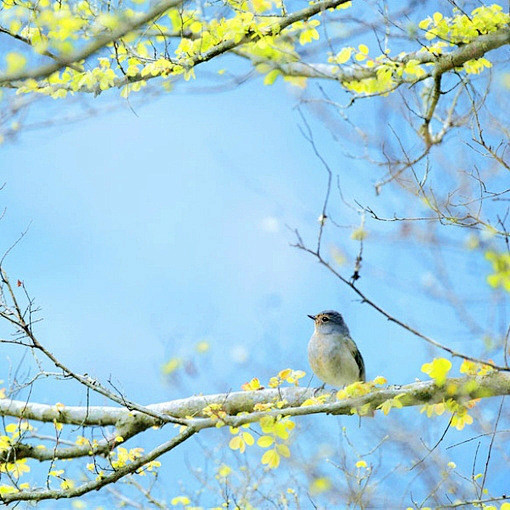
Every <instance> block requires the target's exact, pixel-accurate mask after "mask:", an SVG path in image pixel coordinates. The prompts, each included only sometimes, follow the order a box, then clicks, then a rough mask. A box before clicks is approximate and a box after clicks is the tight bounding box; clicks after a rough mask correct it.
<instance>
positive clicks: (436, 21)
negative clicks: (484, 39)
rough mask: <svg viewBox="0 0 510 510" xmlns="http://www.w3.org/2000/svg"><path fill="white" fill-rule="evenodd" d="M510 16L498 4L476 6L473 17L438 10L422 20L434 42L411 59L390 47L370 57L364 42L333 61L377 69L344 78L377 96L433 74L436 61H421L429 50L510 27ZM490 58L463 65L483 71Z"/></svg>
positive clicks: (468, 70) (331, 58) (356, 89)
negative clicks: (396, 53)
mask: <svg viewBox="0 0 510 510" xmlns="http://www.w3.org/2000/svg"><path fill="white" fill-rule="evenodd" d="M509 21H510V15H509V14H507V13H505V12H503V9H502V7H501V6H500V5H498V4H492V5H490V6H483V7H478V8H476V9H474V10H473V11H472V12H471V15H470V16H467V15H466V14H464V13H461V12H460V11H459V10H458V9H456V8H455V9H454V16H452V17H444V16H443V14H441V13H440V12H436V13H434V15H433V16H432V17H428V18H426V19H424V20H422V21H421V22H420V23H419V25H418V26H419V28H420V29H421V30H424V31H426V32H425V39H427V40H428V41H431V42H433V41H434V40H436V41H435V42H434V43H433V44H428V45H423V46H422V48H421V49H420V50H419V51H418V52H417V53H416V54H415V57H414V58H413V57H411V58H409V56H408V55H406V54H405V53H401V54H399V55H398V56H396V57H395V56H391V50H390V49H389V48H386V49H385V51H384V53H383V54H381V55H379V56H376V57H370V56H369V48H368V47H367V46H366V45H365V44H360V45H359V46H358V47H357V48H354V47H345V48H342V49H341V50H340V51H339V52H338V53H336V54H330V56H329V59H328V60H329V62H330V63H334V64H339V65H343V64H349V65H350V66H355V68H361V69H363V70H366V71H370V70H373V72H372V73H369V74H370V76H368V77H366V78H363V79H359V80H358V79H349V80H343V81H342V85H343V86H344V87H345V88H347V89H348V90H351V91H353V92H355V93H356V94H359V95H374V94H383V95H386V94H387V93H389V92H391V91H392V90H393V89H395V88H396V87H397V86H399V85H400V84H401V83H414V82H416V81H420V80H423V79H424V78H425V77H428V76H431V72H429V71H427V70H426V68H427V67H429V68H433V67H434V65H435V63H433V62H425V63H421V57H422V56H423V55H424V54H426V53H431V54H434V55H437V56H439V55H441V54H442V53H443V51H444V48H445V47H448V46H457V45H459V44H466V43H468V42H471V41H473V40H474V39H475V38H476V37H479V36H480V35H482V34H488V33H491V32H495V31H496V30H499V29H500V28H503V27H505V26H507V24H508V23H509ZM491 66H492V64H491V62H490V61H489V60H487V59H486V58H484V57H482V58H479V59H473V60H469V61H467V62H465V63H464V64H463V70H464V71H465V72H466V73H468V74H479V73H480V72H482V71H483V70H484V69H485V68H489V67H491ZM341 70H342V68H341V67H336V68H335V69H334V72H336V73H337V74H339V73H340V72H341Z"/></svg>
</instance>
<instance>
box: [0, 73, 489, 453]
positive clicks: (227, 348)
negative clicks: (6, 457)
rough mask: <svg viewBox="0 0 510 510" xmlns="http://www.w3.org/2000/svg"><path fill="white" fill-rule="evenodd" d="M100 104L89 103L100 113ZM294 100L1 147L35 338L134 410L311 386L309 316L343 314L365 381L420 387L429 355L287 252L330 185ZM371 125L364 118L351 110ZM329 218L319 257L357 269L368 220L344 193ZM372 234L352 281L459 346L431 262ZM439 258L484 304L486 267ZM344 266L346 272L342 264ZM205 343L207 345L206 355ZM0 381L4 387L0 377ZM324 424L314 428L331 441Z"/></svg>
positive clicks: (367, 173)
mask: <svg viewBox="0 0 510 510" xmlns="http://www.w3.org/2000/svg"><path fill="white" fill-rule="evenodd" d="M106 99H108V98H106ZM103 102H104V104H106V101H105V99H103V98H99V99H97V100H95V102H94V104H95V106H97V107H98V108H99V109H100V108H101V105H102V104H103ZM296 102H297V99H296V94H295V92H294V91H292V90H291V89H288V88H287V87H286V86H285V85H284V84H282V83H280V82H277V83H276V84H275V85H274V86H273V87H264V88H263V87H262V86H261V83H260V81H254V82H251V83H249V84H247V85H245V86H243V87H239V88H238V89H235V90H232V91H229V92H228V93H225V94H211V95H198V94H197V95H186V94H179V93H175V94H169V95H166V96H164V97H162V98H160V99H158V100H156V101H154V102H152V103H151V102H149V104H147V105H145V106H143V107H139V106H135V110H136V115H135V114H134V113H133V112H132V111H131V110H130V109H129V108H128V105H127V104H126V105H125V106H123V107H121V108H120V109H119V110H118V111H116V112H114V113H111V114H108V115H100V116H98V117H93V118H91V119H89V120H86V121H83V122H81V123H78V124H73V125H64V126H61V127H58V126H57V127H54V128H50V129H46V130H39V131H35V132H27V133H21V135H20V137H19V139H18V140H16V141H15V142H12V143H10V144H8V145H4V146H3V147H2V149H1V153H0V165H1V167H2V169H3V177H2V178H3V180H5V182H6V186H5V189H4V190H3V191H2V192H1V194H0V198H1V201H2V204H3V205H5V207H6V208H7V212H6V216H5V218H4V219H3V220H2V223H1V225H0V226H1V228H2V245H1V249H2V250H5V249H6V248H7V247H8V246H10V245H11V244H12V243H13V242H14V241H15V240H16V238H17V237H18V235H19V233H20V232H21V231H23V230H25V228H26V227H27V226H28V225H29V224H30V228H29V231H28V233H27V235H26V236H25V238H24V239H23V241H22V242H21V243H20V244H19V245H18V246H17V247H16V249H15V250H14V251H13V253H12V254H11V255H10V256H9V258H8V260H7V263H6V268H7V270H8V271H9V273H10V274H11V277H12V278H14V279H16V278H19V279H20V280H23V281H24V282H25V284H26V286H27V288H28V290H29V292H30V294H31V295H32V296H33V297H35V298H36V303H37V304H38V305H40V306H41V308H42V311H41V317H43V318H44V321H43V322H42V323H40V324H39V325H38V327H37V331H38V334H39V338H40V341H41V342H42V343H44V344H45V345H46V346H47V347H48V348H49V349H50V350H51V351H52V352H53V353H54V354H55V355H56V356H57V357H59V358H60V359H62V360H63V361H64V362H65V363H67V364H68V365H69V367H71V368H72V369H73V370H75V371H77V372H81V373H84V372H87V373H89V374H90V375H92V376H93V377H97V378H98V379H100V380H102V381H106V380H108V379H109V378H111V379H112V381H114V382H115V384H116V386H117V387H119V388H121V389H122V390H123V391H124V392H125V393H126V394H127V396H128V397H129V398H131V399H132V400H136V401H139V402H141V403H152V402H157V401H162V400H167V399H171V398H182V397H185V396H187V395H189V394H191V393H199V392H203V393H210V392H217V391H227V390H230V389H232V390H237V389H239V388H240V386H241V384H243V383H244V382H246V381H248V380H249V379H251V378H252V377H255V376H258V377H260V378H261V380H267V379H268V378H269V377H270V376H272V375H275V374H276V373H277V372H278V371H279V370H281V369H283V368H286V367H288V366H290V367H292V368H295V369H303V370H305V371H307V372H308V373H309V372H310V371H309V367H308V363H307V358H306V345H307V341H308V338H309V337H310V335H311V333H312V329H313V328H312V323H311V321H310V320H309V319H308V318H307V317H306V315H307V314H309V313H316V312H318V311H320V310H323V309H337V310H339V311H341V312H342V313H343V314H344V317H345V320H346V322H347V324H348V325H349V327H350V329H351V333H352V335H353V337H354V339H355V340H356V341H357V342H358V345H359V347H360V349H361V351H362V353H363V356H364V358H365V363H366V366H367V375H368V377H369V378H373V377H375V376H376V375H379V374H382V375H384V376H386V377H387V379H388V380H389V382H390V383H397V384H405V383H408V382H412V381H413V380H414V378H415V377H420V376H423V378H425V376H424V375H423V374H421V373H420V367H421V365H422V363H424V362H426V361H429V360H430V359H431V358H432V357H433V355H438V354H439V353H438V352H437V351H435V352H434V351H432V350H431V349H429V348H428V347H427V346H425V345H424V344H423V343H422V342H421V341H419V340H417V339H415V338H413V337H411V336H410V335H409V334H407V333H405V332H404V331H403V330H401V329H399V328H398V327H397V326H396V325H394V324H392V323H389V322H388V321H386V320H385V319H384V318H383V317H382V316H380V315H378V314H377V313H376V312H375V311H373V310H372V309H370V308H369V307H368V306H366V305H363V304H361V303H360V302H359V300H358V299H356V297H355V296H354V294H353V293H352V292H351V291H350V290H349V289H348V288H347V287H346V286H344V285H342V284H341V283H340V282H338V281H337V280H334V279H333V278H332V277H331V276H330V275H328V274H327V272H326V271H325V270H324V269H323V268H321V267H320V266H319V265H318V264H317V263H316V262H315V260H314V259H313V258H312V257H311V256H309V255H306V254H305V253H303V252H301V251H299V250H297V249H295V248H293V247H291V246H290V244H291V243H293V242H294V241H295V238H294V235H293V233H292V229H294V228H298V229H299V231H300V232H301V234H302V235H303V238H304V239H305V241H306V242H308V243H311V244H314V243H315V236H316V233H317V228H318V222H317V218H318V216H319V215H320V212H321V208H322V201H323V197H324V191H325V186H326V174H325V172H324V169H323V168H322V167H321V164H320V162H319V161H318V159H317V158H316V157H315V156H314V155H313V151H312V149H311V147H310V146H309V144H308V143H307V142H306V141H305V140H304V138H303V136H302V134H301V133H300V130H299V127H298V126H299V125H300V124H301V123H302V121H301V120H300V116H299V114H298V113H297V111H296V110H295V109H294V106H295V105H296ZM61 104H62V105H63V107H65V106H64V105H66V103H64V102H63V103H61ZM69 108H72V106H69ZM369 112H370V106H369V105H367V106H363V105H362V106H360V107H359V108H358V110H357V115H359V116H363V115H365V116H368V113H369ZM305 115H306V116H307V119H308V121H309V122H310V125H311V127H312V130H313V133H314V137H315V139H316V141H317V145H318V147H319V150H320V151H321V154H322V155H323V156H324V157H325V158H326V159H327V161H328V163H329V165H330V166H331V168H332V170H333V171H334V173H335V174H339V175H340V178H341V183H342V189H343V191H344V195H345V196H346V198H347V199H348V200H349V201H351V202H352V201H354V200H358V201H360V202H361V203H365V204H367V205H371V206H373V207H374V208H375V207H380V210H381V211H382V212H383V213H386V214H389V215H391V214H392V213H393V212H395V211H398V210H399V208H400V207H405V206H406V204H405V203H403V202H401V198H400V196H401V195H399V194H398V193H394V192H392V191H385V193H384V195H383V196H382V197H376V196H375V194H374V189H373V186H372V184H373V182H375V180H376V179H377V176H378V174H376V173H374V170H373V168H370V167H369V166H367V165H366V164H365V163H364V162H360V161H355V160H352V159H349V158H347V157H346V156H345V154H344V151H343V150H342V149H341V147H340V145H339V144H338V143H336V142H335V141H334V140H333V137H332V136H331V133H329V132H328V131H327V130H326V129H324V127H323V126H322V125H321V124H320V123H319V122H317V121H316V120H315V119H314V117H313V116H311V115H309V114H308V113H306V114H305ZM330 213H331V215H332V216H333V217H334V218H335V220H336V221H338V222H339V223H340V224H341V225H343V226H348V227H349V228H341V229H335V228H333V229H328V231H327V233H326V237H325V240H324V249H325V253H329V252H330V251H331V249H332V248H334V247H336V248H337V249H339V250H341V251H343V252H345V253H346V254H347V255H348V256H350V257H351V258H352V257H353V256H355V255H356V254H357V250H358V243H357V242H356V241H354V240H352V239H351V238H350V235H351V232H352V230H353V229H354V228H355V227H356V226H357V225H358V224H359V221H360V219H359V217H358V215H357V214H355V213H353V212H352V211H351V210H350V209H349V208H348V207H346V206H345V205H344V204H343V203H342V202H341V200H340V199H339V197H338V194H337V193H336V192H333V194H332V198H331V202H330ZM366 228H367V230H368V231H369V238H368V239H367V241H366V243H365V248H364V261H363V269H362V279H361V281H360V286H361V287H362V288H363V289H364V290H365V291H366V292H367V294H368V295H369V296H371V297H373V298H374V300H375V301H376V302H378V303H380V304H382V305H383V306H384V307H386V308H387V309H388V310H389V311H390V312H392V313H394V314H395V315H396V316H398V317H401V318H402V319H404V320H405V321H409V322H410V323H412V324H414V325H417V326H419V327H420V328H421V330H422V331H423V332H424V333H426V334H429V335H431V336H434V337H437V338H438V339H440V340H441V341H444V342H445V343H449V345H451V346H452V347H453V348H457V349H459V350H462V349H463V348H465V347H466V346H465V345H464V342H465V340H466V339H467V338H469V335H468V334H467V331H466V330H465V329H463V328H462V325H459V322H458V319H456V318H455V316H454V315H453V314H452V312H451V311H450V310H448V309H446V308H444V307H443V306H442V305H441V304H440V303H439V302H437V301H434V300H430V299H429V298H428V296H427V295H426V293H425V292H424V289H425V287H426V283H427V281H430V278H432V276H431V272H430V271H431V269H430V268H431V265H432V264H431V262H433V255H432V253H431V252H429V251H428V250H427V248H425V247H423V246H421V245H418V244H411V245H407V244H405V243H402V242H400V241H395V237H394V232H395V230H394V226H393V225H391V224H382V223H374V222H371V221H370V220H367V225H366ZM447 232H448V234H447V236H448V235H449V236H451V239H453V240H455V241H459V242H461V241H462V239H463V238H464V233H462V232H461V233H459V231H456V230H455V229H453V228H451V229H449V230H448V231H447ZM371 234H375V235H374V237H373V238H371V237H370V235H371ZM446 252H447V255H448V264H449V265H451V267H455V265H456V264H463V266H462V267H463V269H467V268H468V266H469V268H474V271H469V274H468V275H467V276H466V277H465V278H466V279H465V281H464V282H463V285H464V287H463V288H461V290H462V291H464V290H466V289H469V287H470V285H475V286H477V287H476V288H477V289H478V290H477V292H480V293H483V292H484V289H485V287H484V286H485V283H484V278H485V274H486V271H487V266H486V264H485V262H484V261H483V260H482V259H481V258H480V257H479V256H478V255H473V257H471V258H470V259H469V260H468V261H467V262H466V259H465V258H464V255H462V258H461V256H460V255H461V254H459V251H458V250H455V249H451V250H450V249H447V250H446ZM457 259H458V261H457ZM342 271H343V274H345V275H346V276H349V275H350V274H351V273H352V265H347V266H345V267H343V268H342ZM425 290H426V289H425ZM475 305H476V303H475ZM476 306H478V305H476ZM484 320H485V317H484ZM203 340H206V341H208V342H209V343H210V346H211V349H210V351H209V352H208V353H207V354H205V355H198V354H196V352H195V346H196V344H197V343H198V342H200V341H203ZM476 349H477V348H476V347H475V350H476ZM466 350H468V349H466ZM0 352H1V354H2V358H4V357H5V356H6V355H8V356H10V358H11V360H13V363H14V365H15V364H16V356H17V355H20V353H19V352H18V354H15V351H13V350H12V349H10V348H9V349H7V348H6V346H5V345H0ZM476 353H477V352H476ZM172 357H184V358H186V359H194V360H195V361H194V363H195V366H196V368H197V370H198V373H197V374H196V375H195V376H193V377H187V376H184V377H183V378H181V379H178V380H171V381H170V383H165V382H164V380H163V378H162V376H161V372H160V368H161V365H162V364H163V363H164V362H165V361H166V360H168V359H170V358H172ZM1 377H2V378H4V379H8V374H7V372H5V373H2V374H1ZM315 383H317V381H315ZM33 398H34V399H35V398H37V399H39V400H40V401H46V402H50V403H54V402H56V401H61V402H64V403H66V404H69V405H70V404H80V403H84V401H85V392H84V391H76V388H75V387H74V386H73V385H71V384H65V385H64V384H63V383H62V384H57V383H55V382H54V381H53V382H52V381H43V382H41V383H40V384H39V385H38V386H36V388H35V391H34V394H33ZM97 401H98V402H102V401H103V400H102V399H98V400H97ZM410 413H417V411H416V410H411V411H407V412H406V416H411V414H410ZM412 416H414V415H412ZM328 419H330V417H322V418H317V420H320V422H319V423H320V424H321V425H320V426H321V427H325V429H327V428H328V423H331V422H327V421H326V420H328ZM377 420H379V418H377ZM351 422H352V420H351V421H348V419H343V420H341V421H340V423H342V424H346V425H347V424H350V423H351ZM335 423H336V419H335ZM363 432H364V431H363ZM353 434H357V432H356V431H354V432H353ZM363 440H364V441H366V440H367V438H366V437H365V438H364V439H363ZM185 452H188V450H185ZM180 455H181V453H179V454H178V457H177V458H180V457H179V456H180ZM182 455H185V453H182Z"/></svg>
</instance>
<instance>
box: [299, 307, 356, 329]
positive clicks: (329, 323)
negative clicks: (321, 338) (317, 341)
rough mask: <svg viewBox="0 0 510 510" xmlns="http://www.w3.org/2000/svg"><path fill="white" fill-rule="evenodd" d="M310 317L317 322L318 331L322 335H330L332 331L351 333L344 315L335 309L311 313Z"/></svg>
mask: <svg viewBox="0 0 510 510" xmlns="http://www.w3.org/2000/svg"><path fill="white" fill-rule="evenodd" d="M308 317H310V319H312V320H313V321H314V322H315V332H316V333H320V334H321V335H330V334H332V333H337V334H338V333H340V334H342V335H349V329H348V328H347V325H346V324H345V322H344V319H343V317H342V316H341V315H340V314H339V313H338V312H335V311H334V310H325V311H324V312H321V313H318V314H317V315H309V316H308Z"/></svg>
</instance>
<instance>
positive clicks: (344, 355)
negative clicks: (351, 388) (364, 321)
mask: <svg viewBox="0 0 510 510" xmlns="http://www.w3.org/2000/svg"><path fill="white" fill-rule="evenodd" d="M308 317H310V319H313V320H314V321H315V331H314V333H313V335H312V337H311V338H310V342H309V343H308V361H309V362H310V366H311V367H312V370H313V373H314V374H315V375H316V376H317V377H318V378H319V379H320V380H321V381H322V382H324V383H326V384H331V385H332V386H334V387H335V388H343V387H344V386H347V385H349V384H352V383H353V382H356V381H363V382H364V381H365V363H364V361H363V357H362V356H361V353H360V352H359V350H358V347H357V345H356V344H355V343H354V340H353V339H352V338H351V335H350V333H349V328H348V327H347V325H346V324H345V322H344V319H343V318H342V316H341V315H340V314H339V313H338V312H335V311H334V310H326V311H324V312H321V313H319V314H317V315H309V316H308Z"/></svg>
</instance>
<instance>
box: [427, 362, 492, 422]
mask: <svg viewBox="0 0 510 510" xmlns="http://www.w3.org/2000/svg"><path fill="white" fill-rule="evenodd" d="M451 368H452V363H451V362H450V361H449V360H447V359H445V358H435V359H434V360H433V361H432V362H430V363H424V364H423V366H422V368H421V369H422V372H424V373H426V374H428V375H429V376H430V377H431V378H432V379H434V383H435V384H436V386H438V387H440V388H441V387H444V389H445V392H446V394H447V395H452V396H454V395H456V394H457V393H458V391H459V388H458V387H457V385H456V384H455V383H453V382H450V383H448V384H446V381H447V377H448V373H449V372H450V370H451ZM492 371H493V369H492V367H491V366H489V365H485V364H482V363H477V362H474V361H470V360H464V361H463V362H462V364H461V366H460V372H461V373H463V374H466V375H470V376H485V375H487V374H490V373H491V372H492ZM477 386H478V383H477V382H476V380H475V379H472V380H470V381H469V382H468V383H466V384H465V385H464V386H463V387H462V388H461V390H462V392H463V393H465V394H467V393H470V392H471V391H473V390H475V389H476V388H477ZM478 400H479V399H475V400H470V401H468V402H463V403H460V402H458V401H457V400H455V399H453V398H445V399H444V400H443V401H442V402H439V403H437V404H425V405H424V406H423V407H422V409H421V412H422V413H426V414H427V417H429V418H430V417H431V416H441V415H442V414H443V413H444V412H445V411H448V412H449V413H451V415H452V417H451V425H452V426H453V427H455V428H456V429H457V430H462V429H463V428H464V427H465V425H470V424H471V423H473V417H472V416H470V415H469V414H468V410H469V409H471V408H473V407H474V406H475V405H476V403H477V402H478Z"/></svg>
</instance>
